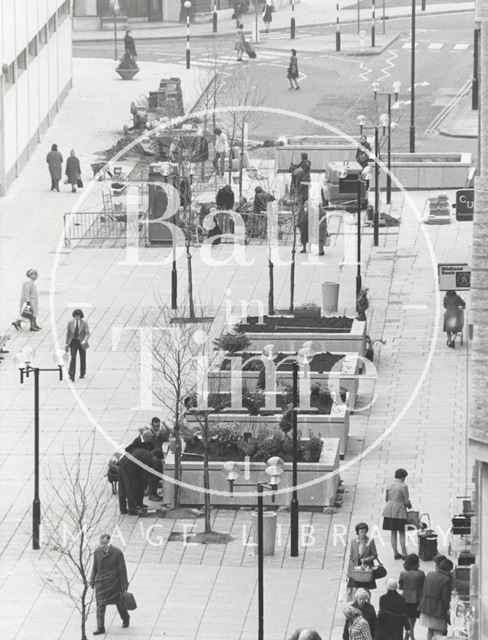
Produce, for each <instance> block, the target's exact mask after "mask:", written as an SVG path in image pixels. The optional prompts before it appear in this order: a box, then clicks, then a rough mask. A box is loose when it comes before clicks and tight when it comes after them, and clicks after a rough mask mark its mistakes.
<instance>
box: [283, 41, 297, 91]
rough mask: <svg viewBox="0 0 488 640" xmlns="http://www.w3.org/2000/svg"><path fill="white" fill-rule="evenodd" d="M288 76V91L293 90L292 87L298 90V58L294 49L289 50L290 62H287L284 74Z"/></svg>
mask: <svg viewBox="0 0 488 640" xmlns="http://www.w3.org/2000/svg"><path fill="white" fill-rule="evenodd" d="M286 77H287V78H288V82H289V83H290V88H289V89H288V91H293V90H294V89H295V90H296V91H298V89H300V87H299V86H298V77H299V73H298V58H297V52H296V49H292V50H291V56H290V62H289V63H288V71H287V74H286Z"/></svg>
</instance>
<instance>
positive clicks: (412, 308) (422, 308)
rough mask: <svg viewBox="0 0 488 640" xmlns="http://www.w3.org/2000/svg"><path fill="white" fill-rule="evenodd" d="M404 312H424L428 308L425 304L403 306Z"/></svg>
mask: <svg viewBox="0 0 488 640" xmlns="http://www.w3.org/2000/svg"><path fill="white" fill-rule="evenodd" d="M403 308H404V309H405V310H406V311H426V310H427V309H428V308H429V307H428V306H427V305H426V304H404V305H403Z"/></svg>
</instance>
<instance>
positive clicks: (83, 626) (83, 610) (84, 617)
mask: <svg viewBox="0 0 488 640" xmlns="http://www.w3.org/2000/svg"><path fill="white" fill-rule="evenodd" d="M86 591H87V588H86V586H85V587H84V589H83V591H82V592H81V640H88V639H87V637H86V620H87V618H88V611H87V610H86V609H87V607H86Z"/></svg>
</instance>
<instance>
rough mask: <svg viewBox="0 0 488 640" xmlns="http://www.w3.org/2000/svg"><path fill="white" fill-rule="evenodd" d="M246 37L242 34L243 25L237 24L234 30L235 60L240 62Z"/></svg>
mask: <svg viewBox="0 0 488 640" xmlns="http://www.w3.org/2000/svg"><path fill="white" fill-rule="evenodd" d="M245 42H246V37H245V35H244V26H243V25H242V24H239V26H238V27H237V31H236V40H235V50H236V51H237V61H238V62H242V54H243V53H244V44H245Z"/></svg>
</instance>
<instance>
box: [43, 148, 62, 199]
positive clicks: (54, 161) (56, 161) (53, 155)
mask: <svg viewBox="0 0 488 640" xmlns="http://www.w3.org/2000/svg"><path fill="white" fill-rule="evenodd" d="M46 162H47V166H48V169H49V175H50V176H51V191H59V181H60V180H61V174H62V164H63V156H62V155H61V152H60V151H58V145H57V144H53V145H52V147H51V151H50V152H49V153H48V154H47V156H46Z"/></svg>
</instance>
